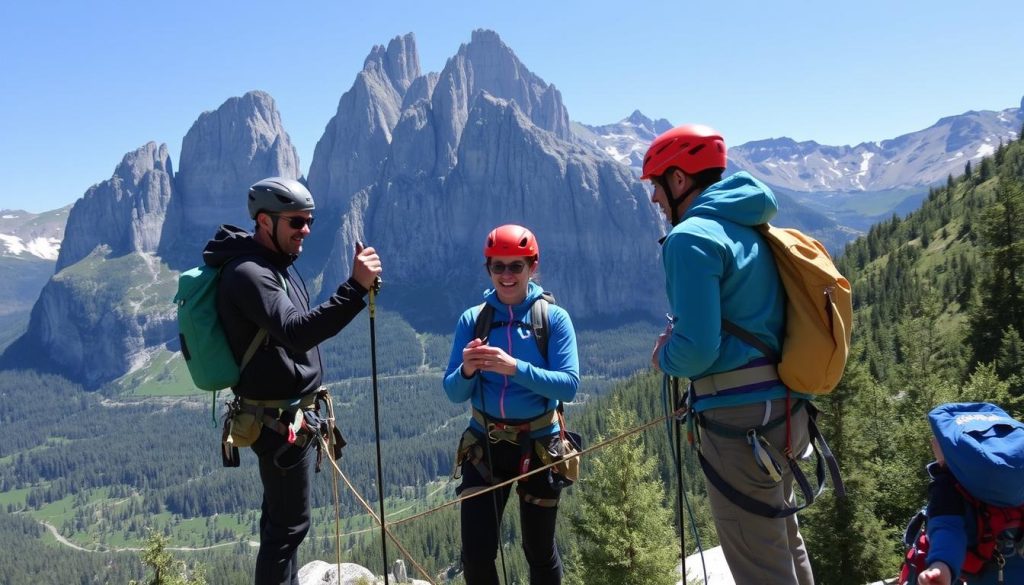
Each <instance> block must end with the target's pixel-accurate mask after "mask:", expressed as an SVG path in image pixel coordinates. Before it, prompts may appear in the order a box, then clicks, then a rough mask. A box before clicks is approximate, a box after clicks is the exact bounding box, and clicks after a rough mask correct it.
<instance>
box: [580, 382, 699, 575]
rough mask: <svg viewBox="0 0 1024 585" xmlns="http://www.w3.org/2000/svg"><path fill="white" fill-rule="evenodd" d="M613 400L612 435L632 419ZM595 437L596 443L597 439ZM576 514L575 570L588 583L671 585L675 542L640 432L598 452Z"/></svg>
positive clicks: (631, 421)
mask: <svg viewBox="0 0 1024 585" xmlns="http://www.w3.org/2000/svg"><path fill="white" fill-rule="evenodd" d="M635 418H636V417H635V415H633V414H632V413H628V414H627V412H626V410H624V409H623V408H622V406H621V404H619V403H618V402H616V403H615V404H614V405H613V407H612V409H611V411H610V412H609V413H608V421H609V426H608V429H609V430H608V432H609V433H611V435H612V436H616V435H618V434H619V433H621V432H623V431H625V430H627V429H628V428H630V427H631V426H633V424H635V422H634V421H635ZM602 440H603V439H602V438H600V437H599V438H598V439H597V442H600V441H602ZM577 496H578V497H580V498H582V504H581V506H580V513H579V514H578V515H577V516H576V517H574V518H573V519H572V524H573V528H574V529H575V531H576V534H577V537H578V540H579V546H580V554H579V557H578V559H579V566H578V571H579V573H580V576H581V581H582V582H583V583H586V584H587V585H641V584H643V585H647V584H651V585H659V584H664V585H673V584H674V583H676V582H678V580H679V579H678V576H677V574H676V573H675V567H676V562H677V559H678V556H679V555H678V554H677V552H678V546H677V543H678V541H677V540H676V535H675V531H674V530H673V528H672V525H673V522H672V513H671V512H670V511H669V508H668V507H667V506H666V505H665V491H664V488H663V487H662V484H661V483H660V481H659V479H658V477H657V476H656V473H655V462H654V460H653V458H651V457H648V456H645V455H644V449H643V446H642V443H641V438H640V437H631V438H629V439H625V440H623V441H620V442H618V443H614V444H612V445H610V446H608V447H606V448H605V449H604V450H602V451H600V452H599V453H598V454H597V455H596V456H595V457H593V458H592V459H590V461H589V462H588V471H587V474H586V476H585V477H584V479H583V480H582V481H581V483H580V485H579V492H578V494H577Z"/></svg>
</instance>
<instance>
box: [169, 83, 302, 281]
mask: <svg viewBox="0 0 1024 585" xmlns="http://www.w3.org/2000/svg"><path fill="white" fill-rule="evenodd" d="M178 167H179V170H178V174H177V175H176V176H175V179H174V187H175V195H174V197H173V198H172V200H171V203H170V205H169V206H168V212H167V221H166V222H165V223H164V230H163V234H162V236H161V240H162V241H161V246H160V255H161V256H163V257H164V258H165V259H166V260H167V261H168V262H169V263H170V264H171V265H172V266H175V267H179V268H180V267H185V266H190V265H194V264H196V263H198V261H199V253H200V251H201V250H202V247H203V245H204V244H205V243H206V241H207V240H208V239H209V238H210V237H211V236H212V235H213V233H214V231H215V230H216V227H217V226H218V225H220V224H222V223H232V224H235V225H240V226H248V225H249V224H251V223H252V220H251V219H250V218H249V213H248V210H247V208H246V193H247V192H248V190H249V186H250V185H252V184H253V183H255V182H257V181H259V180H260V179H264V178H266V177H272V176H281V177H288V178H293V179H295V178H298V177H299V176H300V172H299V155H298V153H297V151H296V150H295V147H294V146H293V145H292V142H291V139H290V138H289V137H288V134H287V133H286V132H285V130H284V126H283V125H282V123H281V116H280V114H279V113H278V111H277V106H276V104H275V103H274V99H273V98H272V97H270V95H269V94H267V93H265V92H262V91H251V92H249V93H246V94H245V95H243V96H241V97H233V98H230V99H228V100H227V101H225V102H224V103H223V104H222V105H221V106H220V107H219V108H217V109H216V110H214V111H212V112H204V113H203V114H201V115H200V116H199V119H198V120H196V122H195V123H194V124H193V125H192V127H191V128H190V129H189V131H188V133H187V134H185V138H184V140H183V141H182V144H181V158H180V161H179V165H178Z"/></svg>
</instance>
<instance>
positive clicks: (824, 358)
mask: <svg viewBox="0 0 1024 585" xmlns="http://www.w3.org/2000/svg"><path fill="white" fill-rule="evenodd" d="M758 231H760V232H761V234H762V235H763V236H764V238H765V241H766V242H768V246H769V248H771V251H772V256H774V257H775V265H776V266H777V267H778V270H779V277H780V278H781V279H782V285H783V286H784V287H785V289H786V297H787V298H788V300H787V301H786V335H785V338H784V339H783V342H782V355H781V356H778V355H776V354H775V352H774V351H772V350H771V348H770V347H768V346H767V345H765V344H764V343H763V342H761V340H759V339H757V338H756V337H754V336H753V335H751V334H750V333H748V332H747V331H745V330H743V329H742V328H740V327H738V326H736V325H735V324H733V323H730V322H729V321H724V320H723V322H722V326H723V328H724V329H725V330H726V331H728V332H729V333H732V334H733V335H736V336H737V337H739V338H740V339H743V340H744V341H746V342H747V343H750V344H751V345H753V346H754V347H757V348H758V349H760V350H761V351H762V352H763V353H764V354H765V355H767V356H768V357H771V358H773V359H775V360H776V361H777V362H778V368H779V378H780V379H781V380H782V382H783V383H784V384H786V386H788V387H789V388H790V389H791V390H794V391H797V392H803V393H805V394H828V393H829V392H831V391H832V390H833V389H835V387H836V385H838V384H839V380H840V378H842V377H843V369H844V368H845V367H846V358H847V356H848V355H849V352H850V333H851V330H852V328H853V294H852V291H851V289H850V282H849V281H848V280H846V278H844V277H843V275H842V274H840V273H839V270H837V269H836V265H835V263H833V262H832V258H831V257H830V256H829V254H828V251H826V250H825V247H824V246H822V245H821V243H820V242H818V241H817V240H815V239H814V238H812V237H810V236H807V235H806V234H804V233H802V232H800V231H799V230H796V229H792V228H778V227H774V226H771V225H768V224H763V225H760V226H758Z"/></svg>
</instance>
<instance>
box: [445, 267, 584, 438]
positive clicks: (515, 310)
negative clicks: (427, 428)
mask: <svg viewBox="0 0 1024 585" xmlns="http://www.w3.org/2000/svg"><path fill="white" fill-rule="evenodd" d="M543 292H544V291H543V289H542V288H541V287H540V286H539V285H537V284H536V283H533V282H531V283H530V284H529V287H528V289H527V292H526V299H524V300H523V302H522V303H519V304H518V305H506V304H504V303H502V302H501V301H500V300H498V295H497V293H496V291H494V290H493V289H491V290H488V291H486V292H485V293H484V301H485V302H487V303H488V304H490V305H492V306H493V307H494V309H495V315H494V320H495V322H498V321H502V322H506V323H510V325H505V326H503V327H497V328H494V329H492V330H491V335H490V337H489V341H488V343H489V344H490V345H493V346H498V347H501V349H503V350H505V352H506V353H508V354H509V355H510V356H512V357H514V358H516V362H517V365H516V373H515V375H513V376H503V375H501V374H496V373H493V372H478V373H476V374H475V375H473V376H472V377H470V378H466V377H464V376H463V375H462V350H463V348H465V347H466V344H467V343H469V342H470V341H472V339H473V332H474V329H475V325H476V317H477V314H478V313H479V312H480V311H479V308H478V307H475V306H474V307H470V308H469V309H466V311H465V312H463V313H462V316H461V317H459V322H458V324H457V325H456V326H455V339H454V341H453V343H452V353H451V357H450V358H449V359H448V368H447V370H446V371H445V376H444V391H445V393H446V394H447V395H448V399H449V400H451V401H452V402H456V403H457V402H464V401H466V400H472V404H473V407H474V408H476V409H477V410H481V411H484V412H486V413H487V415H488V416H489V417H492V418H494V419H501V420H517V421H525V420H531V419H534V418H537V417H538V416H540V415H542V414H544V413H545V412H548V411H550V410H552V409H554V408H556V407H557V406H558V403H559V402H568V401H570V400H572V399H573V397H575V396H576V390H577V389H578V388H579V384H580V366H579V358H578V356H577V353H576V332H575V330H574V329H573V326H572V320H571V319H570V318H569V314H568V313H567V312H566V311H565V309H563V308H561V307H559V306H556V305H550V306H549V307H548V320H549V323H550V328H551V334H550V338H549V344H548V356H547V358H546V359H545V357H544V356H542V355H541V354H540V349H539V348H538V347H537V342H536V340H534V339H533V330H532V329H531V328H530V327H528V326H524V325H523V324H529V323H530V307H531V306H532V305H533V302H534V301H535V300H536V299H538V298H540V296H541V293H543ZM478 388H480V389H482V392H481V391H480V390H478ZM481 397H483V399H482V400H481ZM485 407H486V408H485ZM470 424H471V425H472V426H473V427H474V428H476V429H477V430H481V431H482V430H483V429H481V428H480V427H479V425H478V424H477V422H476V421H475V420H472V419H471V421H470ZM558 430H559V429H558V425H557V424H556V425H555V426H553V427H549V428H547V429H541V430H539V431H537V432H534V433H533V434H534V436H535V437H539V436H543V435H546V434H551V433H554V432H558Z"/></svg>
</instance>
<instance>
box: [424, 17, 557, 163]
mask: <svg viewBox="0 0 1024 585" xmlns="http://www.w3.org/2000/svg"><path fill="white" fill-rule="evenodd" d="M483 91H486V92H487V93H489V94H490V95H492V96H494V97H497V98H501V99H506V100H512V101H515V102H516V104H518V106H519V109H520V110H522V111H523V113H524V114H526V116H528V117H529V118H530V120H531V121H532V122H533V124H535V125H536V126H537V127H538V128H542V129H544V130H548V131H550V132H552V133H554V134H555V135H556V136H558V137H559V138H561V139H562V140H566V141H570V142H571V141H572V140H573V135H572V130H571V126H570V123H569V114H568V112H567V111H566V109H565V106H564V105H563V103H562V94H561V93H560V92H559V91H558V90H557V89H556V88H555V86H554V85H549V84H548V83H546V82H545V81H544V80H543V79H541V78H540V77H538V76H537V75H535V74H533V73H532V72H531V71H530V70H529V69H527V68H526V66H524V65H523V63H522V62H521V61H520V60H519V58H518V57H516V55H515V53H513V52H512V49H510V48H509V47H508V45H506V44H505V43H504V42H502V40H501V38H500V37H499V36H498V34H497V33H495V32H493V31H490V30H476V31H473V34H472V39H471V41H470V42H469V43H468V44H464V45H462V46H461V47H459V51H458V53H457V54H456V55H455V56H454V57H452V58H451V59H449V60H448V62H447V64H446V65H445V67H444V70H443V71H442V72H441V75H440V77H439V79H438V82H437V87H436V88H435V89H434V93H433V98H432V104H431V105H432V110H433V112H434V116H435V117H436V118H438V139H439V140H438V145H439V148H440V151H439V152H438V161H437V164H438V168H437V169H436V171H437V173H438V174H445V173H446V172H447V171H448V170H449V169H451V168H452V167H453V166H454V165H455V163H456V153H457V151H458V141H459V138H460V137H461V135H462V129H463V128H464V127H465V124H466V119H467V117H468V116H469V110H470V108H472V107H473V101H474V100H475V99H476V98H477V96H478V95H479V94H480V92H483Z"/></svg>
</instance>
